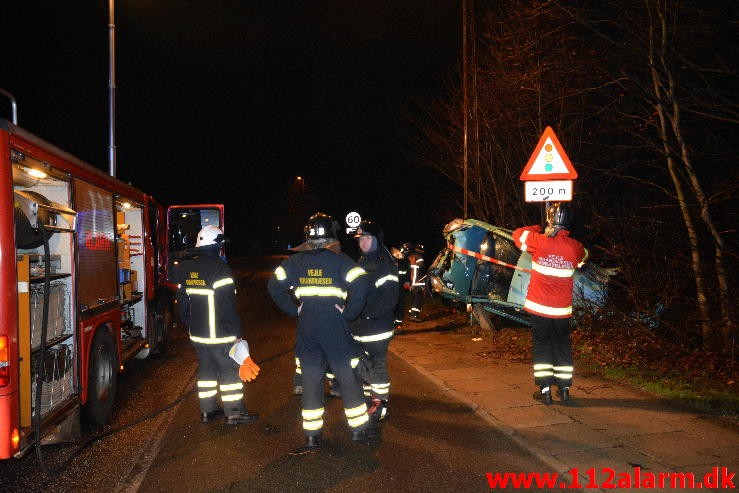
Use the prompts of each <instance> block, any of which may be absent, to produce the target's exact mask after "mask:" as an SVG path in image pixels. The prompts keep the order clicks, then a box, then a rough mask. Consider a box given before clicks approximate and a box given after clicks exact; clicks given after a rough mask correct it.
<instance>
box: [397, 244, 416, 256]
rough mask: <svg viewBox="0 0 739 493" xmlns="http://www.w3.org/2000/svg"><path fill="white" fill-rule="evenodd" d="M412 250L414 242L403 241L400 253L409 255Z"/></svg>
mask: <svg viewBox="0 0 739 493" xmlns="http://www.w3.org/2000/svg"><path fill="white" fill-rule="evenodd" d="M411 250H413V244H411V243H403V246H401V247H400V254H401V255H402V256H403V257H407V256H408V254H409V253H411Z"/></svg>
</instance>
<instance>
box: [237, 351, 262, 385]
mask: <svg viewBox="0 0 739 493" xmlns="http://www.w3.org/2000/svg"><path fill="white" fill-rule="evenodd" d="M257 375H259V366H258V365H257V364H256V363H254V360H253V359H251V356H249V357H248V358H246V359H245V360H244V362H243V363H241V366H240V367H239V378H240V379H241V380H243V381H244V382H251V381H252V380H254V379H255V378H257Z"/></svg>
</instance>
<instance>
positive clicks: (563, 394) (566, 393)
mask: <svg viewBox="0 0 739 493" xmlns="http://www.w3.org/2000/svg"><path fill="white" fill-rule="evenodd" d="M557 397H559V400H560V401H562V402H569V401H570V388H569V387H557Z"/></svg>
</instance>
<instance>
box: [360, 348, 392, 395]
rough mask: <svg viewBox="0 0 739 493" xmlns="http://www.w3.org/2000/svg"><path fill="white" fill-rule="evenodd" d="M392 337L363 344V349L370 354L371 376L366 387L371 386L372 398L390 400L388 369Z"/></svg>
mask: <svg viewBox="0 0 739 493" xmlns="http://www.w3.org/2000/svg"><path fill="white" fill-rule="evenodd" d="M391 340H392V337H390V338H388V339H383V340H381V341H372V342H363V343H362V349H363V350H364V351H365V352H366V353H367V354H369V360H370V365H369V375H368V376H367V377H366V378H367V381H366V382H364V383H365V388H366V386H369V391H370V396H371V397H378V398H380V400H383V401H387V400H388V399H390V374H389V373H388V369H387V349H388V346H390V341H391Z"/></svg>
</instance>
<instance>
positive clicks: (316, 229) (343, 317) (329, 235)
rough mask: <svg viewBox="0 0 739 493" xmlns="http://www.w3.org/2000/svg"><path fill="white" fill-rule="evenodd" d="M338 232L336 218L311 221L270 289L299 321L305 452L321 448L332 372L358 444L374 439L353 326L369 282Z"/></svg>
mask: <svg viewBox="0 0 739 493" xmlns="http://www.w3.org/2000/svg"><path fill="white" fill-rule="evenodd" d="M337 229H338V224H337V223H336V222H335V221H334V220H333V219H332V218H331V217H330V216H328V215H326V214H323V213H320V212H319V213H316V214H314V215H313V216H311V217H310V218H309V219H308V222H307V224H306V226H305V228H304V234H305V239H306V241H305V242H304V243H302V244H301V245H299V246H298V247H296V248H295V249H294V250H295V251H296V252H297V253H295V254H294V255H292V256H291V257H289V258H287V259H286V260H284V261H283V262H282V263H281V264H280V266H279V267H277V269H275V272H274V275H273V276H272V277H270V279H269V282H268V283H267V289H268V291H269V294H270V296H271V297H272V299H273V300H274V302H275V303H276V304H277V306H278V307H279V308H280V309H281V310H282V311H284V312H285V313H287V314H288V315H291V316H297V317H298V332H297V336H296V341H295V356H296V357H297V359H298V361H299V367H300V371H301V377H302V384H303V385H302V386H303V393H302V407H303V409H302V416H303V432H304V434H305V436H306V442H305V446H304V447H303V449H301V450H300V451H309V450H312V449H316V448H317V447H318V446H319V445H320V436H321V431H322V429H323V413H324V392H323V388H324V378H325V373H326V370H327V369H328V368H330V369H331V371H332V373H333V374H334V375H335V377H336V380H337V382H338V384H339V387H340V388H341V398H342V400H343V403H344V413H345V414H346V419H347V422H348V424H349V428H350V429H351V431H352V439H353V440H358V441H359V440H361V441H364V440H365V439H367V438H368V434H367V433H366V430H367V428H368V425H369V416H368V415H367V403H366V401H365V399H364V393H363V391H362V383H361V381H360V380H359V378H358V377H357V373H356V371H355V368H356V366H357V365H358V363H359V351H358V349H359V348H358V345H357V344H356V341H354V340H353V339H352V337H351V333H350V332H349V322H350V321H351V320H353V319H355V318H356V317H358V316H359V314H360V313H361V311H362V307H363V306H364V303H365V300H366V298H367V287H368V276H367V273H366V272H365V271H364V269H362V268H361V267H359V265H357V264H356V263H355V262H354V261H353V260H351V259H350V258H349V257H348V256H346V254H344V253H342V252H341V251H340V246H339V242H338V240H337ZM294 300H296V301H297V303H299V304H296V302H295V301H294Z"/></svg>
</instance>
